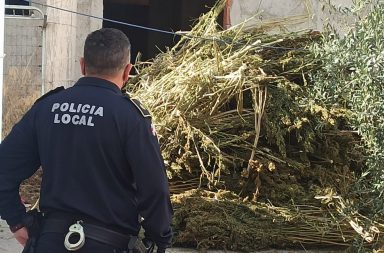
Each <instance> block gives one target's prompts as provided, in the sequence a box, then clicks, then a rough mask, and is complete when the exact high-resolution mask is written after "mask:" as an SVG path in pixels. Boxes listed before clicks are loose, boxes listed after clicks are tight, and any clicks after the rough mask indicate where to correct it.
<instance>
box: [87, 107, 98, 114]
mask: <svg viewBox="0 0 384 253" xmlns="http://www.w3.org/2000/svg"><path fill="white" fill-rule="evenodd" d="M95 108H96V106H94V105H92V107H91V111H90V112H89V114H93V112H94V111H95Z"/></svg>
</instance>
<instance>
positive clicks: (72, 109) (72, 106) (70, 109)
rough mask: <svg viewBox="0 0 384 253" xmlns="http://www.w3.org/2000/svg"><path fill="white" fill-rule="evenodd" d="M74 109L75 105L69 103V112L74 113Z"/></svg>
mask: <svg viewBox="0 0 384 253" xmlns="http://www.w3.org/2000/svg"><path fill="white" fill-rule="evenodd" d="M74 107H75V104H74V103H71V106H70V107H69V112H76V110H75V108H74Z"/></svg>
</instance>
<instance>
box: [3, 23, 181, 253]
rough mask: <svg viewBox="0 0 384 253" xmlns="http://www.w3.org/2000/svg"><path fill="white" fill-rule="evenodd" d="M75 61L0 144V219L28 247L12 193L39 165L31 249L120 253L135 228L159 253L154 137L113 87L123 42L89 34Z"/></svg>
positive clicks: (166, 234)
mask: <svg viewBox="0 0 384 253" xmlns="http://www.w3.org/2000/svg"><path fill="white" fill-rule="evenodd" d="M80 65H81V71H82V74H83V75H84V77H82V78H80V79H79V80H78V82H77V83H75V84H74V86H73V87H71V88H68V89H64V88H59V89H56V90H54V91H51V92H49V93H48V94H46V95H45V96H43V97H42V98H40V99H39V100H38V101H37V102H36V103H35V104H34V105H33V106H32V108H31V109H30V110H29V111H28V112H27V113H26V114H25V115H24V117H23V118H22V119H21V120H20V122H18V123H17V124H16V125H15V126H14V128H13V129H12V131H11V133H10V134H9V135H8V136H7V137H6V138H5V139H4V141H3V142H2V143H1V144H0V216H1V218H2V219H4V220H6V221H7V223H8V225H9V226H10V228H11V231H12V232H13V233H14V235H15V237H16V239H17V240H18V241H19V242H20V243H21V244H22V245H26V243H27V241H28V239H29V241H28V243H27V245H29V244H30V241H31V231H32V230H30V231H28V227H25V226H26V224H27V223H26V222H25V220H26V219H25V218H26V217H28V215H26V210H25V207H24V205H23V204H22V203H21V201H20V197H19V192H18V190H19V186H20V183H21V182H22V181H23V180H25V179H27V178H28V177H30V176H31V175H32V174H33V173H34V172H35V171H36V170H37V169H38V168H39V167H40V166H41V167H42V169H43V176H42V184H41V192H40V210H41V215H40V217H41V218H40V219H39V220H41V222H40V225H41V226H40V227H39V230H38V231H39V232H38V236H35V235H34V237H35V238H34V240H33V243H34V252H35V253H36V252H37V253H52V252H55V253H61V252H69V250H71V251H77V252H79V253H80V252H92V253H96V252H111V253H112V252H126V251H127V250H132V245H135V243H136V242H137V241H135V240H132V239H135V238H136V237H135V236H137V235H138V232H139V229H140V226H142V227H143V228H144V230H145V238H146V240H147V242H151V241H152V242H154V243H155V244H156V245H157V248H158V250H157V251H158V252H164V251H165V248H167V247H169V246H170V242H171V237H172V231H171V228H170V222H171V217H172V212H173V211H172V207H171V204H170V197H169V189H168V182H167V178H166V173H165V168H164V163H163V159H162V157H161V154H160V149H159V144H158V140H157V136H156V133H155V131H154V129H153V126H152V124H151V118H150V115H149V113H148V112H147V111H146V110H145V109H144V108H142V107H141V105H140V103H138V102H137V101H136V100H133V99H130V98H129V97H127V96H126V95H124V94H123V93H122V92H121V88H122V87H123V85H124V84H125V83H126V81H127V80H128V75H129V72H130V70H131V64H130V42H129V40H128V38H127V37H126V36H125V35H124V34H123V33H122V32H120V31H118V30H116V29H110V28H106V29H100V30H97V31H95V32H92V33H91V34H89V35H88V37H87V39H86V41H85V46H84V58H82V59H81V61H80ZM139 217H140V218H139ZM70 228H71V229H72V232H70V231H69V229H70ZM73 229H74V230H73ZM73 231H75V232H73ZM28 232H29V234H28ZM148 245H150V244H148V243H147V246H148ZM28 247H29V246H28ZM71 247H72V248H71Z"/></svg>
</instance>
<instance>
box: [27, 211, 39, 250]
mask: <svg viewBox="0 0 384 253" xmlns="http://www.w3.org/2000/svg"><path fill="white" fill-rule="evenodd" d="M41 217H42V215H41V213H40V212H39V211H37V210H36V209H35V210H31V211H28V212H27V214H26V216H25V217H24V219H23V224H24V226H25V227H26V229H27V231H28V241H27V243H26V244H25V247H24V249H23V252H22V253H35V248H36V242H37V239H38V238H39V235H40V230H41Z"/></svg>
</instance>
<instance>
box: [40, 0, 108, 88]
mask: <svg viewBox="0 0 384 253" xmlns="http://www.w3.org/2000/svg"><path fill="white" fill-rule="evenodd" d="M47 4H48V5H53V6H55V7H59V8H62V9H67V10H72V11H77V12H80V13H84V14H90V15H94V16H99V17H102V12H103V1H102V0H47ZM47 17H48V25H47V28H46V29H47V38H46V86H47V90H49V89H52V88H53V87H57V86H65V87H69V86H71V85H72V84H73V83H74V82H75V81H76V80H77V79H78V78H79V77H80V76H81V75H80V70H79V58H80V57H81V56H82V47H83V44H84V40H85V37H86V36H87V34H88V33H89V32H91V31H92V30H95V29H98V28H101V26H102V21H101V20H97V19H91V18H89V17H84V16H79V15H76V14H73V13H69V12H63V11H61V10H57V9H53V8H47Z"/></svg>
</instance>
